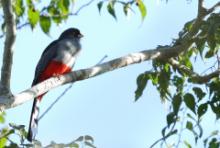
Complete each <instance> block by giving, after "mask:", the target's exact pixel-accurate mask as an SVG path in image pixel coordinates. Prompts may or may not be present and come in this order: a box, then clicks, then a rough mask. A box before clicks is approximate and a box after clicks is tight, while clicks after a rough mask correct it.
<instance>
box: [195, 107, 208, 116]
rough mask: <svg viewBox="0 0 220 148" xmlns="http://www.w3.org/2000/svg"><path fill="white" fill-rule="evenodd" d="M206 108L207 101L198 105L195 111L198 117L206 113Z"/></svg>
mask: <svg viewBox="0 0 220 148" xmlns="http://www.w3.org/2000/svg"><path fill="white" fill-rule="evenodd" d="M207 109H208V104H207V103H204V104H201V105H199V107H198V111H197V114H198V117H199V118H200V117H201V116H202V115H204V114H205V113H206V111H207Z"/></svg>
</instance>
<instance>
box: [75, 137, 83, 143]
mask: <svg viewBox="0 0 220 148" xmlns="http://www.w3.org/2000/svg"><path fill="white" fill-rule="evenodd" d="M83 139H84V137H83V136H80V137H78V138H77V139H76V140H75V141H76V142H81V141H83Z"/></svg>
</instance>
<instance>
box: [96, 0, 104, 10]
mask: <svg viewBox="0 0 220 148" xmlns="http://www.w3.org/2000/svg"><path fill="white" fill-rule="evenodd" d="M102 6H103V1H100V2H99V3H98V4H97V7H98V10H99V13H101V9H102Z"/></svg>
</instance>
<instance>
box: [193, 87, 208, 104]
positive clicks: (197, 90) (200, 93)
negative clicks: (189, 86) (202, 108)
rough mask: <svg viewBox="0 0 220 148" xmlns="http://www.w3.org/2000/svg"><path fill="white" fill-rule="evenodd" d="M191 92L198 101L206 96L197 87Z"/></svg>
mask: <svg viewBox="0 0 220 148" xmlns="http://www.w3.org/2000/svg"><path fill="white" fill-rule="evenodd" d="M193 91H194V93H195V94H196V96H197V97H198V99H199V101H200V100H202V98H203V97H205V95H206V93H204V92H203V91H202V89H201V88H199V87H194V88H193Z"/></svg>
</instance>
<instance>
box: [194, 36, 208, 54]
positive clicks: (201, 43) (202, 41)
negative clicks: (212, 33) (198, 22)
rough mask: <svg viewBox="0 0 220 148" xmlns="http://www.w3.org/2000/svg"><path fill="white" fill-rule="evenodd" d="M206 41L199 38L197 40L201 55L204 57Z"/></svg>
mask: <svg viewBox="0 0 220 148" xmlns="http://www.w3.org/2000/svg"><path fill="white" fill-rule="evenodd" d="M205 42H206V39H205V38H204V39H197V40H196V41H195V43H196V47H197V49H198V50H199V54H200V56H201V57H202V58H203V51H204V48H205Z"/></svg>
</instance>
